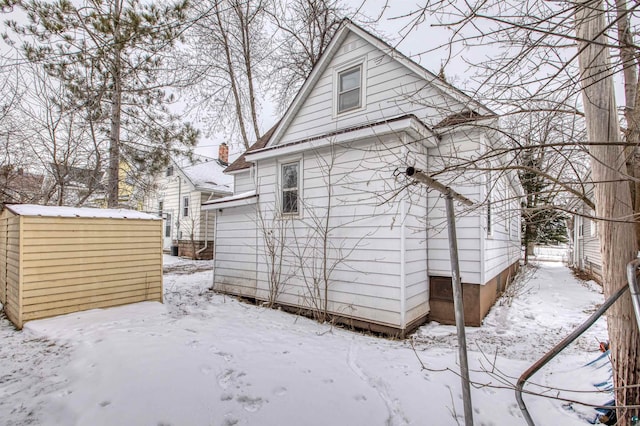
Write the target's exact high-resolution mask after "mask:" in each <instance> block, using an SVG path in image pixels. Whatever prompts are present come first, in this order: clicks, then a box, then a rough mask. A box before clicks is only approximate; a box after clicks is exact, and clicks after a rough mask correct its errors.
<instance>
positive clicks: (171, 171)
mask: <svg viewBox="0 0 640 426" xmlns="http://www.w3.org/2000/svg"><path fill="white" fill-rule="evenodd" d="M169 176H173V166H169V167H167V177H169Z"/></svg>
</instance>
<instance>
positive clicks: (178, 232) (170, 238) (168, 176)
mask: <svg viewBox="0 0 640 426" xmlns="http://www.w3.org/2000/svg"><path fill="white" fill-rule="evenodd" d="M228 152H229V151H228V147H227V145H226V144H224V143H223V144H221V145H220V149H219V155H218V158H217V159H213V158H209V157H205V156H201V155H193V156H192V157H191V158H186V157H185V158H172V159H171V160H170V163H169V166H168V167H167V168H166V170H165V171H164V173H163V174H162V175H161V176H158V177H157V178H156V181H155V182H154V186H155V188H156V190H155V191H153V192H152V193H151V194H150V195H149V196H148V197H146V199H145V202H144V210H145V211H148V212H157V214H158V215H159V216H161V217H162V218H163V219H164V223H163V225H164V227H163V236H164V243H163V248H164V250H170V249H171V247H172V246H173V247H177V248H178V254H179V255H180V256H189V257H192V256H193V253H194V251H195V253H196V255H197V257H198V258H200V259H211V258H212V255H213V235H214V223H215V221H214V217H213V216H214V212H210V211H204V210H202V207H201V206H202V203H204V202H207V201H210V200H214V199H216V198H220V197H225V196H229V195H231V194H232V183H233V178H232V177H231V176H229V175H226V174H224V173H223V171H224V169H225V168H226V167H227V166H228V162H227V161H228Z"/></svg>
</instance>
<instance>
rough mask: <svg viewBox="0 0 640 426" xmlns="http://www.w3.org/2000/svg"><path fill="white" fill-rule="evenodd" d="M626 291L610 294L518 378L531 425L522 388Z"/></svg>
mask: <svg viewBox="0 0 640 426" xmlns="http://www.w3.org/2000/svg"><path fill="white" fill-rule="evenodd" d="M625 291H627V287H626V286H624V287H621V288H620V289H618V291H616V292H615V293H614V294H613V295H612V296H610V297H609V298H608V299H607V300H606V301H605V302H604V303H603V304H602V306H600V308H599V309H598V310H597V311H595V312H594V313H593V314H591V316H590V317H589V318H587V320H586V321H585V322H583V323H582V324H580V326H578V328H576V329H575V330H573V331H572V332H571V334H569V335H568V336H567V337H565V338H564V339H562V341H561V342H560V343H558V344H557V345H555V346H554V347H553V348H551V350H549V352H547V353H546V354H545V355H544V356H543V357H542V358H540V359H539V360H538V361H536V362H535V363H534V364H533V365H532V366H531V367H529V368H528V369H527V371H525V372H524V373H522V375H521V376H520V378H518V381H517V382H516V400H517V401H518V406H519V407H520V411H522V415H523V416H524V419H525V421H526V422H527V424H528V425H529V426H535V423H534V422H533V419H532V418H531V414H529V410H527V405H526V404H525V403H524V399H522V389H523V388H524V385H525V383H526V382H527V380H529V378H531V376H533V375H534V374H535V373H536V372H537V371H538V370H540V369H541V368H542V367H544V366H545V364H547V363H548V362H549V361H551V360H552V359H553V358H554V357H555V356H556V355H558V354H559V353H560V352H561V351H562V350H563V349H564V348H566V347H567V346H569V345H570V344H571V342H573V341H574V340H576V339H577V338H578V337H580V335H581V334H582V333H584V332H585V331H586V330H587V329H588V328H589V327H591V326H592V325H593V323H595V322H596V321H597V320H598V318H600V317H601V316H602V314H604V313H605V312H606V311H607V309H609V308H610V307H611V305H613V304H614V303H615V302H616V300H618V299H619V298H620V296H622V294H623V293H624V292H625Z"/></svg>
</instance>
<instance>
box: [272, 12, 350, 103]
mask: <svg viewBox="0 0 640 426" xmlns="http://www.w3.org/2000/svg"><path fill="white" fill-rule="evenodd" d="M268 10H269V15H270V17H271V19H272V20H273V22H275V24H276V26H277V28H278V32H277V33H276V40H277V44H278V45H279V48H278V49H276V50H275V51H274V52H273V55H271V58H270V66H269V69H270V75H271V76H272V78H271V79H269V83H270V84H269V86H270V89H271V90H272V92H273V93H274V96H275V100H276V102H277V103H278V105H279V108H280V110H284V109H286V108H287V107H288V106H289V102H291V99H292V98H293V96H294V95H295V94H296V93H297V92H298V90H299V89H300V86H301V85H302V83H303V82H304V81H305V80H306V79H307V77H308V76H309V74H311V70H312V69H313V67H314V66H315V64H316V63H317V62H318V60H319V59H320V56H322V54H323V53H324V51H325V49H326V48H327V46H328V45H329V42H330V41H331V38H332V37H333V34H334V33H335V32H336V30H337V29H338V28H339V26H340V24H341V22H342V19H343V16H345V14H346V13H347V9H346V7H345V6H344V5H343V3H342V1H340V0H274V1H273V2H272V5H271V7H270V8H269V9H268Z"/></svg>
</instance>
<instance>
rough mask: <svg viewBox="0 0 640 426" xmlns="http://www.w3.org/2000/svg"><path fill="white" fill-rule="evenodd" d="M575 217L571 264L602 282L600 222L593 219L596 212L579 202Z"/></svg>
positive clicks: (572, 231) (572, 230) (572, 232)
mask: <svg viewBox="0 0 640 426" xmlns="http://www.w3.org/2000/svg"><path fill="white" fill-rule="evenodd" d="M575 212H576V213H575V214H574V216H573V228H572V229H571V230H570V232H571V240H572V241H571V242H572V246H571V251H570V263H571V265H572V266H573V267H574V268H577V269H579V270H581V271H585V272H587V273H589V274H590V275H591V276H592V277H593V278H595V279H596V280H598V281H602V255H601V254H600V238H599V236H598V222H597V221H595V220H594V219H592V218H593V216H594V214H595V212H594V211H593V210H592V209H591V208H590V207H589V206H587V205H586V204H585V203H584V202H579V203H578V207H577V208H576V209H575Z"/></svg>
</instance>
